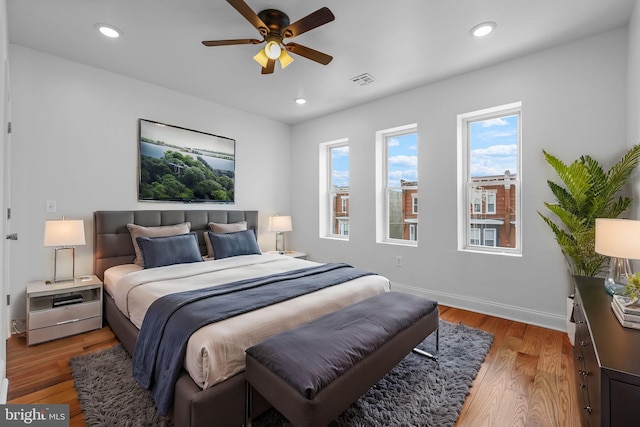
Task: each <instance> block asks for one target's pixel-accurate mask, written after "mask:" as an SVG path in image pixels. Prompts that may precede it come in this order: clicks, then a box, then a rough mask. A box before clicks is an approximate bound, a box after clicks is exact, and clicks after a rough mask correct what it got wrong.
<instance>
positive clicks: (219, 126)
mask: <svg viewBox="0 0 640 427" xmlns="http://www.w3.org/2000/svg"><path fill="white" fill-rule="evenodd" d="M9 57H10V59H11V75H12V81H11V89H12V96H13V105H12V111H13V129H14V133H13V147H12V149H13V153H12V164H13V168H12V175H11V188H12V192H11V196H12V211H13V218H14V219H13V224H12V228H13V230H12V231H14V232H17V233H18V234H19V240H18V241H17V242H13V243H15V245H13V246H12V247H11V253H10V257H11V286H10V291H11V294H12V306H11V314H12V318H13V319H16V318H24V316H25V307H24V304H25V298H24V297H25V295H24V294H25V286H26V283H28V282H29V281H32V280H43V279H47V278H50V277H51V276H52V275H53V251H52V249H51V248H45V247H43V246H42V239H43V232H44V222H45V220H46V219H53V218H60V217H61V216H62V215H66V216H67V218H70V219H81V218H82V219H84V220H85V225H86V233H87V245H86V246H84V247H78V248H77V249H76V274H89V273H91V272H92V269H93V267H92V256H93V239H92V233H93V223H92V222H93V211H95V210H101V209H113V210H117V209H159V208H162V209H165V208H166V209H171V208H175V209H184V208H186V209H188V208H191V207H192V205H183V204H173V203H149V202H147V203H142V202H138V201H137V161H138V160H137V156H138V151H137V133H138V118H146V119H151V120H156V121H159V122H163V123H168V124H173V125H178V126H182V127H186V128H189V129H196V130H200V131H204V132H209V133H213V134H217V135H222V136H226V137H230V138H234V139H235V140H236V203H235V205H231V206H228V205H217V204H211V205H207V207H210V208H211V209H228V208H232V209H259V210H260V212H261V216H260V224H261V226H260V233H259V243H260V244H261V246H262V248H263V250H273V249H274V248H273V246H274V243H273V242H274V239H273V234H272V233H268V232H267V231H266V224H267V219H268V216H269V215H270V214H274V213H276V212H281V213H288V212H289V210H290V198H289V192H288V188H289V181H290V180H289V177H290V174H289V163H290V160H289V141H290V126H289V125H285V124H283V123H279V122H275V121H272V120H267V119H264V118H260V117H257V116H254V115H250V114H247V113H244V112H241V111H238V110H234V109H231V108H227V107H225V106H221V105H219V104H214V103H211V102H207V101H203V100H201V99H198V98H194V97H191V96H187V95H183V94H180V93H177V92H173V91H170V90H167V89H164V88H161V87H158V86H154V85H151V84H148V83H144V82H141V81H137V80H133V79H130V78H126V77H123V76H120V75H117V74H113V73H110V72H106V71H103V70H100V69H96V68H92V67H88V66H85V65H82V64H79V63H76V62H71V61H67V60H65V59H61V58H59V57H55V56H51V55H48V54H44V53H41V52H38V51H34V50H31V49H28V48H24V47H21V46H16V45H10V49H9ZM185 78H188V77H187V76H185ZM211 84H215V82H211ZM46 200H55V201H56V202H57V213H55V214H51V213H49V214H48V213H46V212H45V201H46ZM193 208H194V209H201V208H203V205H193Z"/></svg>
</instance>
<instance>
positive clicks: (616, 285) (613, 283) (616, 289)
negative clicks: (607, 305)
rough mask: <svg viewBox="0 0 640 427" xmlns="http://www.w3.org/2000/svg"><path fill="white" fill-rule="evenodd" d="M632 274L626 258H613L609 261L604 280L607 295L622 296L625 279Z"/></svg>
mask: <svg viewBox="0 0 640 427" xmlns="http://www.w3.org/2000/svg"><path fill="white" fill-rule="evenodd" d="M631 274H633V272H632V271H631V264H630V263H629V260H628V259H627V258H614V257H612V258H611V260H610V261H609V274H607V277H606V278H605V279H604V288H605V289H606V291H607V293H608V294H609V295H624V290H625V288H626V287H627V277H629V276H630V275H631Z"/></svg>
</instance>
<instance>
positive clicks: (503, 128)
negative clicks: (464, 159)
mask: <svg viewBox="0 0 640 427" xmlns="http://www.w3.org/2000/svg"><path fill="white" fill-rule="evenodd" d="M469 139H470V143H471V153H470V156H469V168H470V171H471V176H472V177H481V176H493V175H504V172H505V171H506V170H508V171H509V172H511V174H512V175H513V174H516V173H517V172H518V116H516V115H514V116H505V117H498V118H495V119H488V120H481V121H477V122H473V123H470V124H469Z"/></svg>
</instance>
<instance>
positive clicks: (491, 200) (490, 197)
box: [486, 192, 496, 214]
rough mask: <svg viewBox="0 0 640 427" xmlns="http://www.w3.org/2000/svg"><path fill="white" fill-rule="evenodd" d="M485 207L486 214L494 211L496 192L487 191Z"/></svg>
mask: <svg viewBox="0 0 640 427" xmlns="http://www.w3.org/2000/svg"><path fill="white" fill-rule="evenodd" d="M486 200H487V202H486V207H487V213H488V214H494V213H496V193H493V192H492V193H487V197H486Z"/></svg>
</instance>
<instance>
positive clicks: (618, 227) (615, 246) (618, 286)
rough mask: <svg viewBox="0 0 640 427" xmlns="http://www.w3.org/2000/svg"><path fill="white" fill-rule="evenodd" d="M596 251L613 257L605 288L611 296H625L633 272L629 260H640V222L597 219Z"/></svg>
mask: <svg viewBox="0 0 640 427" xmlns="http://www.w3.org/2000/svg"><path fill="white" fill-rule="evenodd" d="M595 251H596V252H597V253H599V254H601V255H607V256H610V257H611V260H610V261H609V273H608V274H607V277H606V278H605V282H604V287H605V289H606V290H607V292H608V293H609V294H611V295H623V294H624V288H625V286H626V281H627V277H628V276H629V275H631V274H633V272H632V271H631V265H630V263H629V259H640V221H636V220H631V219H615V218H596V245H595Z"/></svg>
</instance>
